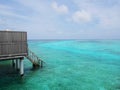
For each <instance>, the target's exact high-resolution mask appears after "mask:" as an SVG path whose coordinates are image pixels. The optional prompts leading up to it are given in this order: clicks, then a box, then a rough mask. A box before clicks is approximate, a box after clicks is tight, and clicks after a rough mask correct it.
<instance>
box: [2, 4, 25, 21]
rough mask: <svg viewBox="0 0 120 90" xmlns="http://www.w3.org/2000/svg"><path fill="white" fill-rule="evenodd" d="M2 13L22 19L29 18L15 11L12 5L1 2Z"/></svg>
mask: <svg viewBox="0 0 120 90" xmlns="http://www.w3.org/2000/svg"><path fill="white" fill-rule="evenodd" d="M0 15H3V16H8V17H16V18H20V19H27V17H26V16H24V15H20V14H18V13H15V12H14V11H13V8H12V7H10V6H7V5H1V4H0Z"/></svg>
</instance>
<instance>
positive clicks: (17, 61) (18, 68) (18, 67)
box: [16, 59, 20, 71]
mask: <svg viewBox="0 0 120 90" xmlns="http://www.w3.org/2000/svg"><path fill="white" fill-rule="evenodd" d="M16 70H18V71H19V70H20V66H19V59H17V60H16Z"/></svg>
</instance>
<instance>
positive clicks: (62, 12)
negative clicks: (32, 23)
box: [51, 2, 69, 14]
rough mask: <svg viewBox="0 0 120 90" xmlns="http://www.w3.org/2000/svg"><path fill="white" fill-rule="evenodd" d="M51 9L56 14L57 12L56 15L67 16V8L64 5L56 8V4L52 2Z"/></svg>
mask: <svg viewBox="0 0 120 90" xmlns="http://www.w3.org/2000/svg"><path fill="white" fill-rule="evenodd" d="M51 6H52V8H53V9H54V10H55V11H56V12H58V13H60V14H67V13H68V11H69V10H68V7H67V6H66V5H64V4H63V5H60V6H58V4H57V3H56V2H53V3H52V5H51Z"/></svg>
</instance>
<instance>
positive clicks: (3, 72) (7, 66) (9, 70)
mask: <svg viewBox="0 0 120 90" xmlns="http://www.w3.org/2000/svg"><path fill="white" fill-rule="evenodd" d="M37 71H39V68H32V67H31V68H30V67H28V68H25V75H24V76H23V77H21V76H20V75H19V71H17V70H16V69H15V67H13V66H12V63H11V61H2V62H0V82H1V83H0V90H5V89H8V87H10V88H13V87H15V86H16V87H21V86H23V87H25V85H26V84H27V82H28V81H29V79H31V78H32V76H34V74H35V73H36V72H37ZM10 90H11V89H10ZM15 90H18V89H17V88H16V89H15Z"/></svg>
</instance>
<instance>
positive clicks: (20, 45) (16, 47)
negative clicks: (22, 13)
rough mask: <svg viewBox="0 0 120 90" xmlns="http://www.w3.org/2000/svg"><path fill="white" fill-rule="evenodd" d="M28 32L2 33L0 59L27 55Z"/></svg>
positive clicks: (0, 34)
mask: <svg viewBox="0 0 120 90" xmlns="http://www.w3.org/2000/svg"><path fill="white" fill-rule="evenodd" d="M27 48H28V46H27V32H17V31H0V57H2V56H12V55H27V52H28V51H27Z"/></svg>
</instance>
